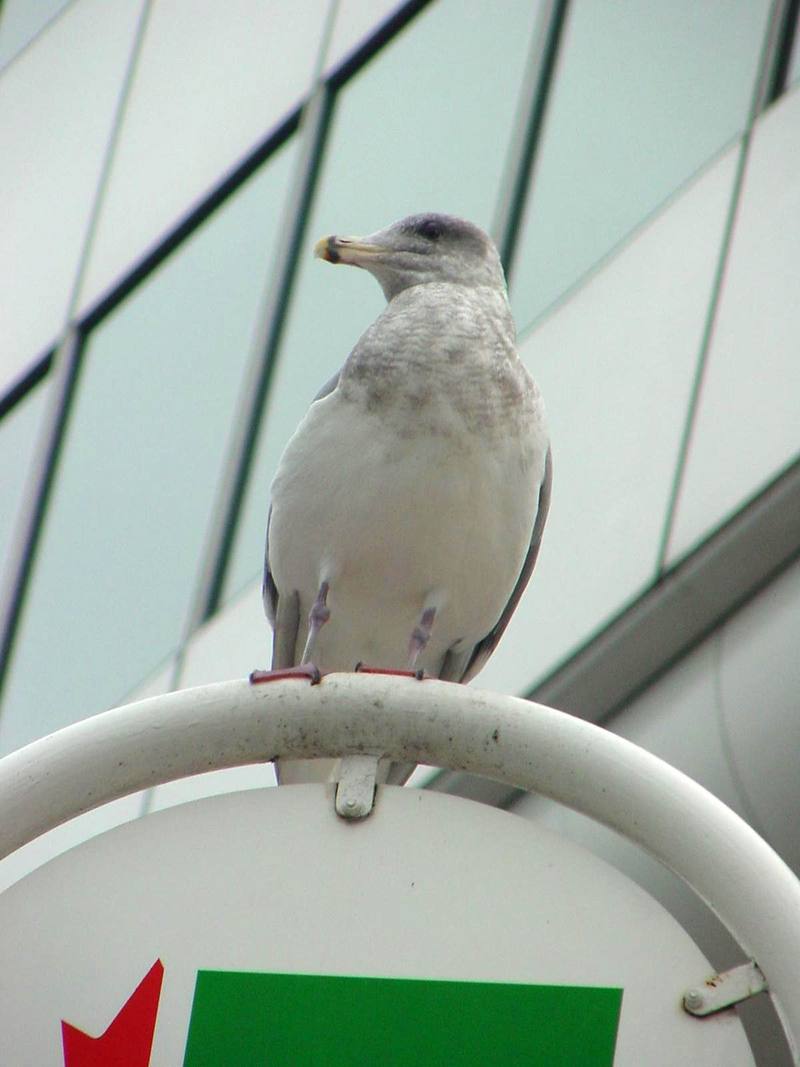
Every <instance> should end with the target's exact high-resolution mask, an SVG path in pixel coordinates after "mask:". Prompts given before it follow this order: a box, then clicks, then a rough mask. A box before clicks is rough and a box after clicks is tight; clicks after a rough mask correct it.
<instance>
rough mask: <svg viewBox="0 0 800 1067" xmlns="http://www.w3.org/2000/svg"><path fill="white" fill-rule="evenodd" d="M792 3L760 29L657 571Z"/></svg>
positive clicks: (780, 5) (777, 6)
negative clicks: (756, 136) (756, 132)
mask: <svg viewBox="0 0 800 1067" xmlns="http://www.w3.org/2000/svg"><path fill="white" fill-rule="evenodd" d="M792 2H793V0H773V3H772V8H771V10H770V14H769V17H768V19H767V27H766V30H765V33H764V43H763V45H762V49H761V55H760V57H759V62H758V68H757V72H756V78H755V84H754V87H753V94H752V97H751V101H750V108H749V111H748V115H747V120H746V123H745V128H744V132H743V133H742V136H741V141H740V147H739V158H738V160H737V163H736V173H735V175H734V179H733V189H732V190H731V197H730V203H729V205H728V213H727V217H726V219H725V227H724V230H723V234H722V241H721V243H720V250H719V257H718V259H717V267H716V270H715V272H714V278H713V281H712V283H711V294H710V296H709V301H708V311H707V314H706V321H705V325H704V327H703V334H702V337H701V339H700V348H699V352H698V356H697V369H696V371H695V377H694V382H693V383H692V391H691V395H690V398H689V406H688V410H687V413H686V421H685V423H684V428H683V434H682V436H681V442H680V445H679V448H678V459H677V463H676V465H675V475H674V477H673V481H672V487H671V490H670V495H669V500H668V501H667V508H666V514H665V519H664V528H663V531H662V535H661V541H660V544H659V546H658V553H657V556H656V574H657V575H661V574H663V572H664V570H665V568H666V565H667V553H668V550H669V542H670V537H671V536H672V530H673V527H674V525H675V516H676V512H677V508H678V501H679V498H680V491H681V485H682V483H683V476H684V474H685V471H686V465H687V463H688V459H689V448H690V446H691V442H692V437H693V434H694V428H695V420H696V418H697V410H698V407H699V404H700V394H701V391H702V387H703V382H704V380H705V372H706V367H707V364H708V355H709V352H710V349H711V342H712V340H713V336H714V328H715V326H716V321H717V315H718V314H719V307H720V300H721V296H722V286H723V283H724V280H725V272H726V270H727V266H728V259H729V256H730V251H731V244H732V241H733V232H734V229H735V226H736V217H737V215H738V213H739V204H740V201H741V195H742V188H743V186H744V178H745V173H746V171H747V161H748V159H749V155H750V145H751V141H752V136H753V128H754V126H755V123H756V120H757V119H758V116H759V115H760V114H761V112H762V111H763V110H764V108H765V107H767V105H768V104H769V103H770V100H771V96H770V94H771V91H772V89H773V87H774V84H775V72H776V69H777V66H778V64H779V62H780V58H781V54H782V41H783V40H784V39H785V36H784V31H785V20H786V13H787V8H788V7H789V6H790V4H791V3H792Z"/></svg>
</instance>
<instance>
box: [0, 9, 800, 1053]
mask: <svg viewBox="0 0 800 1067" xmlns="http://www.w3.org/2000/svg"><path fill="white" fill-rule="evenodd" d="M797 18H798V15H797V6H796V4H793V3H790V2H788V0H730V3H727V4H725V5H719V4H716V3H711V2H702V3H696V2H690V0H676V2H674V3H669V4H664V3H656V2H655V0H625V2H620V3H617V2H613V3H612V2H611V0H506V2H504V3H503V4H501V5H499V6H495V5H488V4H485V3H479V2H477V0H466V2H464V0H458V2H457V0H429V2H422V0H415V2H411V3H405V4H397V3H392V2H388V0H299V2H297V3H293V4H291V5H289V4H284V3H280V2H278V0H232V2H230V3H228V4H224V5H218V4H211V3H210V2H206V0H200V2H199V3H198V2H197V0H117V2H115V3H114V4H106V3H104V2H103V0H71V2H68V3H64V2H63V0H62V2H60V3H59V2H49V3H42V4H37V5H30V4H26V3H25V2H24V0H6V3H5V4H4V5H3V7H2V11H1V12H0V128H2V131H3V144H4V145H5V146H6V149H5V151H4V152H3V153H2V158H1V159H0V192H2V195H3V203H4V204H5V205H6V211H5V212H4V224H3V227H2V233H0V272H1V275H2V276H1V277H0V324H2V330H0V483H1V490H0V560H1V561H2V564H1V565H2V571H0V582H2V589H3V593H2V602H0V657H1V658H0V754H5V753H7V752H9V751H11V750H13V749H15V748H17V747H19V746H20V745H23V744H26V743H27V742H29V741H31V740H33V739H35V738H37V737H39V736H42V735H43V734H45V733H49V732H50V731H52V730H55V729H58V728H59V727H62V726H65V725H67V724H68V723H71V722H74V721H76V720H77V719H80V718H84V717H86V716H89V715H92V714H95V713H97V712H100V711H103V710H105V709H106V708H109V707H112V706H114V705H117V704H120V703H123V702H126V701H128V700H131V699H135V698H136V697H139V696H143V695H152V694H155V693H161V692H166V691H168V690H169V689H172V688H182V687H185V686H190V685H195V684H201V683H204V682H209V681H215V680H220V679H224V678H229V677H234V676H241V675H243V674H245V673H247V672H248V671H249V670H250V669H251V668H253V667H255V666H263V665H265V664H266V663H267V662H268V659H269V647H270V634H269V631H268V628H267V625H266V622H265V620H264V619H263V615H262V611H261V605H260V595H259V583H260V570H261V559H262V551H263V536H264V526H265V520H266V513H267V506H268V490H269V484H270V481H271V478H272V475H273V473H274V470H275V466H276V463H277V460H278V457H279V455H280V451H281V449H282V447H283V445H284V443H285V442H286V440H287V438H288V436H289V435H290V433H291V432H292V430H293V429H294V427H295V425H296V424H297V422H298V420H299V418H300V417H301V415H302V413H303V412H304V410H305V408H306V406H307V405H308V403H309V401H310V400H311V398H312V397H313V396H314V394H315V393H316V391H317V389H318V388H319V386H320V385H321V384H322V382H324V381H325V380H327V378H329V377H330V375H331V374H332V373H333V372H334V371H335V370H336V369H337V368H338V366H339V365H340V364H341V362H342V361H343V359H344V358H345V356H346V355H347V353H348V351H349V350H350V348H351V347H352V345H353V344H354V342H355V340H356V338H357V337H358V335H359V334H360V332H361V331H362V330H363V329H364V328H365V327H366V326H367V325H368V324H369V322H371V321H372V319H373V318H374V317H375V315H376V314H377V313H378V312H379V310H380V308H381V306H382V303H383V301H382V297H381V294H380V292H379V290H378V288H377V286H376V285H375V284H374V282H372V281H371V279H367V278H365V277H362V276H354V275H353V274H352V273H351V272H345V271H343V272H338V271H331V270H329V269H326V268H324V267H322V266H321V265H320V264H319V263H315V262H314V261H313V259H312V257H311V248H312V246H313V242H314V240H315V239H316V237H318V236H319V235H320V234H321V233H323V232H334V231H338V232H363V233H366V232H371V231H372V230H375V229H378V228H380V227H381V226H383V225H385V224H387V223H388V222H390V221H391V220H393V219H395V218H399V217H400V216H402V215H404V214H407V213H411V212H417V211H424V210H443V211H448V212H451V213H454V214H459V215H463V216H465V217H468V218H470V219H472V220H474V221H475V222H477V223H478V224H480V225H481V226H483V227H485V228H486V229H487V230H489V231H490V232H491V233H492V235H493V236H494V238H495V239H496V241H497V243H498V246H499V248H500V250H501V253H502V256H503V259H504V262H505V265H506V270H507V275H508V280H509V292H510V297H511V302H512V308H513V310H514V314H515V318H516V321H517V325H518V331H519V347H520V351H521V354H522V356H523V358H524V360H525V362H526V363H527V365H528V366H529V368H530V369H531V371H532V372H533V374H534V376H535V377H536V378H537V380H538V381H539V384H540V385H541V387H542V390H543V393H544V395H545V398H546V401H547V405H548V412H549V417H550V423H551V430H552V439H553V450H554V456H555V471H556V475H555V484H554V495H553V503H552V509H551V517H550V520H549V525H548V530H547V533H546V536H545V541H544V546H543V550H542V555H541V559H540V562H539V564H538V566H537V571H536V574H535V576H534V579H533V581H532V584H531V586H530V588H529V590H528V592H527V593H526V595H525V597H524V598H523V601H522V603H521V605H520V607H519V609H518V611H517V613H516V615H515V617H514V620H513V622H512V624H511V626H510V627H509V630H508V631H507V633H506V636H505V637H504V639H503V641H502V643H501V644H500V646H499V648H498V650H497V652H496V653H495V655H494V657H493V659H492V660H491V661H490V663H489V665H488V666H487V668H486V669H485V671H484V672H483V674H482V675H481V676H480V679H479V680H478V683H477V684H478V685H480V686H485V687H487V688H493V689H497V690H500V691H503V692H511V693H516V694H520V695H527V696H531V697H533V698H535V699H539V700H542V701H543V702H546V703H550V704H553V705H554V706H556V707H562V708H564V709H565V710H567V711H570V712H571V713H573V714H576V715H581V716H583V717H586V718H590V719H592V720H594V721H596V722H601V723H603V724H604V725H606V726H607V727H608V728H609V729H612V730H617V731H619V732H621V733H623V734H624V735H625V736H627V737H630V738H631V739H633V740H635V741H637V742H638V743H639V744H642V745H644V746H645V747H647V748H650V749H651V750H652V751H654V752H656V753H657V754H658V755H661V756H663V757H665V758H666V759H668V760H669V761H670V762H672V763H674V764H675V765H676V766H678V767H680V768H682V769H684V770H686V771H687V772H688V773H690V774H692V775H693V776H694V777H695V778H697V779H698V780H699V781H701V782H703V783H704V784H705V785H706V786H707V787H708V788H710V789H711V790H712V791H713V792H715V793H717V794H718V795H719V796H721V797H722V798H723V799H724V800H725V801H726V802H727V803H728V804H730V805H731V806H732V807H734V808H735V809H736V810H737V811H739V812H740V813H741V814H742V815H743V816H744V817H745V818H747V819H748V820H749V821H750V822H752V823H753V825H754V826H755V827H756V828H757V829H758V830H759V832H761V833H762V834H763V835H764V836H765V837H766V838H767V839H768V840H769V841H770V842H771V843H772V844H773V845H774V846H775V847H776V848H777V850H778V851H779V852H780V853H781V854H782V855H783V856H784V858H785V859H786V860H787V862H789V863H790V864H791V865H793V866H794V868H795V869H796V870H800V832H799V831H798V829H797V826H798V820H797V816H796V813H797V810H798V806H800V779H798V776H797V773H796V754H797V752H798V751H800V696H798V694H800V673H799V670H798V657H797V654H796V649H797V647H798V643H799V642H800V563H798V562H797V560H798V549H800V432H798V426H800V369H798V368H799V367H800V362H799V361H798V358H797V354H798V351H800V300H798V298H797V282H796V279H797V276H798V264H800V62H799V61H798V54H800V46H799V45H798V36H800V34H798V32H797ZM266 775H267V772H266V771H265V770H264V769H263V768H253V769H250V768H248V769H243V770H239V771H236V772H224V773H220V774H218V775H215V776H210V777H209V776H204V777H203V778H202V779H197V780H191V781H188V782H181V783H175V784H173V785H171V786H165V787H162V788H159V789H157V790H155V791H154V792H153V793H151V794H148V795H147V796H146V797H140V798H128V799H127V800H126V801H120V802H118V803H117V804H116V805H111V806H109V808H108V809H104V810H103V811H102V812H98V813H94V814H93V815H91V816H87V817H85V818H84V819H83V820H78V821H77V823H76V824H74V825H73V826H71V827H67V828H62V830H60V831H55V832H54V834H53V835H50V838H49V843H48V842H47V841H45V842H39V843H36V845H34V846H30V847H29V848H28V849H27V850H23V854H22V855H21V856H18V857H12V858H11V859H10V860H9V861H6V864H5V866H3V865H0V871H2V872H4V873H3V884H7V883H8V882H9V881H10V880H13V878H15V877H17V876H18V874H19V873H20V872H21V871H22V870H25V869H28V868H30V867H31V866H32V865H35V864H36V863H37V862H39V861H40V859H41V857H42V856H44V855H46V854H51V853H52V852H53V851H57V850H58V849H60V848H63V847H65V845H66V844H67V843H69V842H70V841H72V840H76V839H79V838H80V837H81V836H86V835H87V834H89V833H92V832H96V830H97V829H99V828H101V827H103V826H106V825H108V824H109V822H110V821H114V820H116V819H121V818H130V817H134V816H136V815H137V814H140V813H141V812H143V811H146V810H150V809H152V808H156V807H160V806H163V805H166V804H170V803H175V802H176V801H178V800H181V799H185V798H188V797H192V796H197V795H200V794H201V793H203V792H207V791H209V790H220V789H231V788H243V787H248V786H249V785H255V784H263V782H264V780H265V776H266ZM429 777H430V776H429ZM415 780H418V781H419V782H422V783H423V784H427V785H428V786H429V787H431V788H438V789H447V790H451V791H454V792H463V793H465V794H466V795H471V796H477V797H478V798H479V799H482V800H485V801H486V802H488V803H497V804H502V805H505V806H511V807H513V808H514V809H515V810H518V811H519V812H520V814H524V815H526V816H530V817H531V818H541V819H543V820H545V821H549V822H550V823H552V824H554V825H558V826H559V828H560V829H561V830H562V831H563V832H565V833H570V834H573V835H575V836H577V837H578V838H579V839H580V840H582V841H583V842H584V843H586V844H588V845H589V847H592V848H594V849H596V850H598V851H600V852H601V854H603V855H605V856H606V857H607V858H611V859H612V861H613V862H617V863H619V864H620V865H622V866H623V867H624V868H625V869H627V870H629V871H631V872H632V873H633V874H634V876H635V877H637V878H639V879H640V880H641V881H642V882H643V884H645V885H646V886H647V887H648V888H649V889H650V890H651V891H652V892H654V893H656V895H660V896H661V898H662V899H664V900H665V901H666V902H667V903H668V906H670V907H671V908H672V910H673V911H675V913H676V914H677V915H678V916H679V918H681V920H682V921H684V922H685V923H686V924H687V926H688V927H689V928H690V929H691V930H692V932H693V933H694V934H695V936H696V937H697V938H698V940H699V941H701V943H702V944H703V947H704V948H706V951H707V952H708V953H709V955H711V957H712V958H713V960H714V963H715V965H718V966H724V965H726V964H727V963H729V962H731V960H730V959H729V957H730V956H731V955H732V954H734V955H735V953H734V948H733V947H732V946H731V945H729V944H727V943H726V942H725V941H724V938H722V936H721V935H720V934H719V931H717V930H716V928H714V926H713V920H712V919H711V918H710V916H709V915H708V914H707V913H705V912H704V911H703V910H702V909H701V908H700V907H699V905H698V906H695V905H693V904H690V903H688V901H687V898H686V896H685V894H683V895H682V893H681V891H680V890H679V888H677V887H676V886H674V885H672V884H671V883H668V882H667V880H666V875H665V874H663V873H662V872H657V871H656V870H655V869H654V868H652V869H651V868H650V867H649V866H647V865H646V864H645V862H644V861H643V860H641V859H640V858H638V857H637V856H634V855H633V853H632V852H628V851H626V850H625V849H624V848H623V847H622V846H621V845H620V844H619V842H616V841H615V840H612V839H611V837H610V836H609V835H606V834H604V833H601V832H600V831H599V830H598V829H597V828H596V827H594V826H593V825H592V824H588V823H586V822H585V820H581V819H579V818H578V817H577V816H573V815H571V814H570V813H567V812H563V811H561V810H556V809H555V808H554V807H553V806H552V805H550V804H548V803H547V802H545V801H544V800H542V799H541V798H536V797H523V796H516V795H511V794H508V793H507V792H506V793H500V792H498V791H497V789H496V787H494V786H491V785H490V784H488V783H481V782H476V781H473V780H470V779H468V778H466V777H465V776H460V775H455V774H442V775H438V776H434V777H433V779H432V781H428V782H426V781H425V776H424V775H423V774H420V775H419V776H418V779H415ZM48 849H49V850H50V851H49V852H48ZM734 962H735V960H734ZM751 1029H752V1034H751V1037H752V1040H753V1041H754V1042H761V1045H760V1046H759V1047H760V1048H761V1049H762V1051H763V1050H764V1049H769V1055H770V1056H771V1057H772V1058H771V1059H766V1058H765V1059H764V1060H763V1062H765V1063H767V1062H769V1063H773V1062H774V1063H776V1064H779V1063H783V1062H785V1061H784V1060H783V1059H781V1056H783V1055H784V1052H782V1051H781V1049H779V1048H778V1046H777V1045H775V1046H774V1047H773V1046H772V1045H770V1044H769V1042H770V1041H771V1040H773V1037H774V1034H773V1036H772V1037H770V1036H769V1035H770V1034H772V1033H773V1032H772V1030H770V1028H769V1026H768V1023H767V1022H764V1021H763V1020H760V1019H758V1018H756V1019H755V1021H752V1022H751ZM765 1035H766V1036H765ZM765 1042H766V1044H764V1043H765ZM759 1062H761V1060H760V1061H759Z"/></svg>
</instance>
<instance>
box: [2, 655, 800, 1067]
mask: <svg viewBox="0 0 800 1067" xmlns="http://www.w3.org/2000/svg"><path fill="white" fill-rule="evenodd" d="M355 754H370V755H380V756H384V755H385V756H389V757H391V758H392V759H411V760H417V761H419V762H425V763H431V764H435V765H439V766H446V767H451V768H453V769H460V770H466V771H471V772H474V773H476V774H482V775H486V776H488V777H491V778H495V779H498V780H500V781H503V782H506V783H508V784H511V785H515V786H519V787H522V788H524V789H531V790H536V791H537V792H539V793H543V794H546V795H548V796H550V797H552V798H553V799H554V800H557V801H559V802H560V803H563V804H566V805H568V806H569V807H572V808H574V809H576V810H578V811H581V812H583V813H584V814H586V815H589V816H591V817H592V818H595V819H597V820H598V821H600V822H602V823H604V824H605V825H606V826H609V827H611V828H613V829H615V830H617V831H618V832H619V833H621V834H623V835H624V836H625V837H627V838H629V839H631V840H633V841H635V842H637V843H638V844H640V845H641V846H642V847H643V848H645V849H646V850H647V851H648V852H650V853H651V854H652V855H653V856H655V857H656V858H657V859H659V860H660V861H661V862H663V863H664V864H666V865H667V866H668V867H670V868H671V869H672V870H673V871H675V872H676V873H677V874H678V875H680V876H681V877H682V878H683V879H684V880H685V881H686V882H687V883H688V884H689V885H690V886H691V887H692V888H693V889H694V890H695V891H696V892H697V893H698V894H699V895H700V896H701V897H702V898H703V899H704V900H705V901H706V903H707V904H708V905H709V906H710V907H711V908H712V909H713V910H714V911H715V912H716V914H717V915H718V916H719V917H720V919H721V920H722V921H723V923H724V924H725V925H726V926H727V927H728V929H729V930H730V931H731V933H732V934H733V935H734V937H735V938H736V939H737V941H738V942H739V943H740V944H741V945H742V947H743V948H744V949H745V950H746V951H747V952H748V954H750V955H752V956H753V957H754V958H755V959H756V960H757V961H758V964H759V966H760V968H761V970H762V971H763V972H764V974H765V975H766V978H767V981H768V983H769V988H770V994H771V996H772V998H773V1000H774V1002H775V1006H776V1009H777V1011H778V1013H779V1015H780V1017H781V1020H782V1022H783V1024H784V1027H785V1029H786V1032H787V1036H788V1039H789V1042H790V1044H791V1047H792V1050H793V1055H794V1057H795V1062H798V1047H800V882H798V880H797V878H796V877H795V876H794V874H792V872H791V871H790V870H789V868H788V867H787V866H786V865H785V864H784V863H783V861H782V860H781V859H780V858H779V857H778V856H777V855H776V853H775V852H774V851H773V850H772V849H771V848H770V847H769V845H767V844H766V842H764V841H763V840H762V839H761V838H760V837H759V836H758V835H757V834H756V833H755V832H754V831H753V830H752V829H751V828H750V827H749V826H748V825H747V824H746V823H745V822H743V821H742V819H740V818H739V817H738V816H737V815H736V814H734V813H733V812H732V811H731V810H730V809H729V808H727V807H726V806H725V805H724V804H722V803H721V802H720V801H719V800H717V799H716V798H715V797H713V796H712V795H711V794H710V793H708V792H707V791H706V790H705V789H703V788H702V786H700V785H698V784H697V783H695V782H693V781H692V780H691V779H689V778H687V777H686V776H685V775H683V774H681V773H680V772H679V771H676V770H675V769H674V768H672V767H670V766H669V765H667V764H666V763H664V762H662V761H661V760H659V759H657V758H656V757H655V756H652V755H650V754H649V753H647V752H645V751H644V750H642V749H640V748H637V747H636V746H634V745H632V744H630V743H629V742H627V741H625V740H623V739H622V738H620V737H617V736H615V735H614V734H611V733H608V732H606V731H604V730H602V729H600V728H598V727H596V726H593V725H591V724H589V723H586V722H583V721H581V720H579V719H575V718H573V717H571V716H569V715H565V714H563V713H562V712H559V711H555V710H553V709H552V708H547V707H544V706H543V705H537V704H532V703H530V702H527V701H524V700H520V699H517V698H515V697H506V696H499V695H496V694H494V693H489V692H485V691H481V690H475V689H469V688H466V687H463V686H458V685H453V684H450V683H445V682H438V681H425V682H423V683H419V682H416V681H414V680H413V679H398V678H390V677H385V676H380V675H359V674H341V675H329V676H327V677H326V678H325V679H324V680H323V682H322V684H321V685H318V686H311V685H308V684H307V683H305V682H304V681H303V680H296V679H289V680H282V681H276V682H273V683H270V684H267V685H262V686H257V687H252V686H250V685H249V683H248V682H246V681H244V680H242V681H232V682H223V683H219V684H216V685H209V686H203V687H200V688H197V689H189V690H183V691H181V692H176V693H172V694H169V695H167V696H161V697H154V698H152V699H149V700H143V701H141V702H139V703H135V704H130V705H127V706H126V707H123V708H119V709H115V710H113V711H109V712H106V713H105V714H103V715H98V716H95V717H93V718H91V719H86V720H84V721H82V722H79V723H76V724H75V725H73V726H70V727H67V728H66V729H64V730H60V731H59V732H58V733H55V734H51V735H49V736H48V737H45V738H42V739H41V740H39V741H36V742H34V743H33V744H31V745H28V746H27V747H26V748H23V749H21V750H19V751H17V752H15V753H13V754H11V755H9V756H7V757H6V758H5V759H3V760H2V761H0V810H2V812H3V816H4V817H3V820H2V826H0V857H2V856H5V855H7V854H8V853H10V852H12V851H13V850H14V849H16V848H18V847H20V846H21V845H23V844H25V843H26V842H28V841H30V840H32V839H33V838H35V837H37V836H38V835H39V834H42V833H44V832H45V831H47V830H49V829H52V828H53V827H54V826H57V825H58V824H60V823H62V822H64V821H66V820H67V819H69V818H72V817H74V816H76V815H78V814H81V813H82V812H85V811H88V810H90V809H92V808H94V807H97V806H99V805H100V804H103V803H106V802H108V801H111V800H113V799H115V798H117V797H121V796H124V795H127V794H129V793H132V792H134V791H136V790H139V789H144V788H148V787H150V786H154V785H157V784H159V783H163V782H167V781H171V780H174V779H176V778H181V777H185V776H187V775H192V774H198V773H201V772H205V771H209V770H214V769H220V768H224V767H233V766H239V765H243V764H248V763H258V762H262V761H269V760H271V759H273V758H275V757H276V756H288V757H298V758H314V757H317V756H330V755H355Z"/></svg>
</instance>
